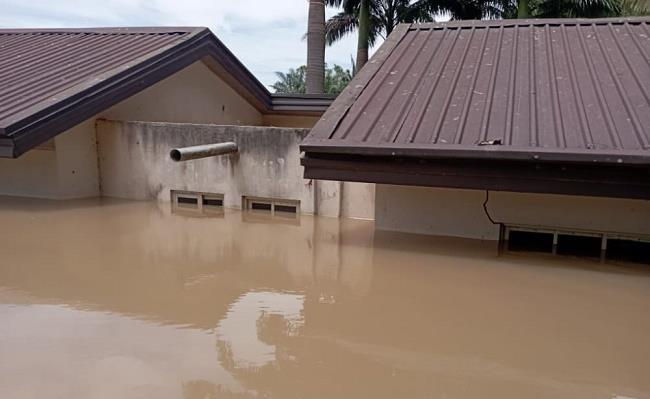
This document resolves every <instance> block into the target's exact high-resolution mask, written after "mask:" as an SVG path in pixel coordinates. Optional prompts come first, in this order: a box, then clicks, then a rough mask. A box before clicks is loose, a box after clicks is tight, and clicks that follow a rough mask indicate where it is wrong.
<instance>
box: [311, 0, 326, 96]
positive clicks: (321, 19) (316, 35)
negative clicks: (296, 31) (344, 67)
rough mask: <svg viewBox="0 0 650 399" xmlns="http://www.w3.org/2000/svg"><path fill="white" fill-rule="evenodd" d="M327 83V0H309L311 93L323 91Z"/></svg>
mask: <svg viewBox="0 0 650 399" xmlns="http://www.w3.org/2000/svg"><path fill="white" fill-rule="evenodd" d="M324 84H325V0H309V18H308V23H307V78H306V91H307V93H309V94H319V93H323V89H324Z"/></svg>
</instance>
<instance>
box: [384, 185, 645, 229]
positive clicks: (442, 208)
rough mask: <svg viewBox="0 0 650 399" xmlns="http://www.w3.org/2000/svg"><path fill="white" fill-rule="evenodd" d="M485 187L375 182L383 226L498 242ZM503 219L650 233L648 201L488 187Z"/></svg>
mask: <svg viewBox="0 0 650 399" xmlns="http://www.w3.org/2000/svg"><path fill="white" fill-rule="evenodd" d="M485 198H486V193H485V191H478V190H457V189H439V188H426V187H406V186H391V185H377V193H376V213H375V218H376V226H377V228H378V229H381V230H391V231H404V232H410V233H420V234H431V235H444V236H456V237H467V238H478V239H485V240H497V239H498V238H499V228H498V226H496V225H494V224H492V223H491V222H490V220H489V219H488V217H487V216H486V214H485V211H484V210H483V202H484V201H485ZM487 207H488V211H489V213H490V216H491V217H492V218H493V219H494V220H495V221H496V222H499V223H504V224H520V225H521V224H524V225H537V226H546V227H553V228H566V229H580V230H596V231H608V232H617V233H628V234H643V235H650V201H643V200H626V199H614V198H596V197H580V196H568V195H553V194H525V193H509V192H493V191H490V199H489V202H488V204H487Z"/></svg>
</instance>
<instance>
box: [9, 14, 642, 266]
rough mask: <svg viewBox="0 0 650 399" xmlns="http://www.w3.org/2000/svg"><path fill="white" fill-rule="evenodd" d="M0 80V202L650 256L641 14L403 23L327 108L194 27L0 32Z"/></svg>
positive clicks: (325, 102)
mask: <svg viewBox="0 0 650 399" xmlns="http://www.w3.org/2000/svg"><path fill="white" fill-rule="evenodd" d="M0 64H1V65H2V68H1V69H0V157H1V158H4V159H0V194H1V195H13V196H27V197H40V198H52V199H68V198H83V197H97V196H104V197H117V198H125V199H157V200H162V201H170V200H171V201H173V202H175V203H183V204H184V205H189V206H196V207H197V208H199V209H202V207H203V205H207V206H210V205H216V206H221V207H231V208H254V209H260V210H270V211H271V212H274V211H275V210H280V211H289V212H293V213H296V214H298V213H307V214H320V215H326V216H336V217H356V218H365V219H375V221H376V227H377V228H378V229H382V230H394V231H402V232H410V233H420V234H433V235H445V236H459V237H468V238H476V239H483V240H494V241H495V242H496V241H500V242H502V243H505V242H506V241H507V242H509V243H510V244H512V243H518V244H523V245H524V246H532V247H536V248H542V249H543V250H548V251H557V252H563V251H565V250H566V249H567V248H575V247H580V248H582V249H584V250H585V251H587V252H589V251H592V252H596V253H598V254H600V253H605V252H606V250H611V251H619V252H621V251H623V252H624V251H627V250H628V249H630V248H631V249H632V250H634V251H637V250H639V248H641V249H642V250H643V251H646V252H647V251H648V250H647V245H648V244H647V242H650V202H649V199H650V18H633V19H593V20H570V19H566V20H527V21H520V20H501V21H464V22H448V23H432V24H413V25H410V24H405V25H401V26H399V28H398V29H396V31H395V32H394V33H393V34H392V35H391V36H390V37H389V38H388V40H386V42H385V43H384V44H383V45H382V47H381V48H380V49H379V50H378V51H377V52H376V54H375V55H374V57H373V58H372V59H371V60H370V62H369V63H368V65H366V67H364V68H363V70H361V71H360V72H359V74H358V75H357V76H356V77H355V78H354V80H353V82H352V83H351V84H350V85H349V86H348V87H347V88H346V90H345V91H344V92H343V93H342V94H341V95H340V96H339V97H338V98H337V99H336V100H334V98H333V97H330V96H325V95H323V96H313V95H278V94H271V93H270V92H269V91H268V90H267V89H266V88H265V87H264V86H263V85H262V84H261V83H260V82H259V81H258V80H257V79H256V78H255V77H254V76H253V75H252V74H251V73H250V72H249V71H248V70H247V69H246V68H245V67H244V66H243V65H242V64H241V63H240V62H239V61H238V60H237V58H236V57H235V56H234V55H233V54H232V53H231V52H230V51H229V50H228V49H227V48H226V47H225V46H224V45H223V44H222V43H221V42H220V41H219V40H218V39H217V38H216V37H215V36H214V35H213V34H212V33H211V32H210V31H209V30H208V29H206V28H110V29H58V30H25V29H19V30H0ZM326 110H327V111H326ZM312 127H313V129H312ZM310 129H311V131H310ZM229 141H232V142H235V143H236V144H237V147H238V149H239V151H238V152H237V153H236V154H232V155H227V156H221V157H214V158H208V159H200V160H194V161H191V162H186V163H175V162H174V161H172V160H171V159H170V157H169V152H170V150H171V149H173V148H177V147H186V146H192V145H199V144H208V143H219V142H229ZM301 152H302V154H301ZM303 168H304V169H303ZM303 172H304V174H303Z"/></svg>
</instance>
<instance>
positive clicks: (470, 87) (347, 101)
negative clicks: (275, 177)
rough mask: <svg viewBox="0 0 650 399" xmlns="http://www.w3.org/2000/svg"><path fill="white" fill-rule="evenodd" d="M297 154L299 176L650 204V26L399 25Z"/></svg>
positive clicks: (599, 22)
mask: <svg viewBox="0 0 650 399" xmlns="http://www.w3.org/2000/svg"><path fill="white" fill-rule="evenodd" d="M301 149H302V150H303V151H305V152H306V157H305V159H304V160H303V164H304V165H305V167H306V172H305V175H306V177H318V178H327V179H336V180H358V181H372V182H378V183H392V184H415V185H426V186H447V187H466V188H481V189H482V188H493V189H504V190H513V191H537V192H561V193H572V194H589V195H607V196H624V197H642V198H650V188H649V187H648V184H650V179H649V177H650V173H648V167H649V166H650V18H633V19H592V20H571V19H565V20H496V21H463V22H450V23H440V24H438V23H432V24H420V25H418V24H413V25H401V26H399V27H398V29H396V31H395V32H394V33H393V34H392V35H391V36H390V37H389V38H388V40H387V41H386V42H385V43H384V45H383V46H382V47H381V48H380V49H379V50H378V51H377V53H376V55H375V56H374V57H373V58H372V59H371V61H370V62H369V64H368V65H367V66H366V67H364V68H363V70H362V71H361V72H360V73H359V74H358V76H357V77H355V79H354V80H353V81H352V82H351V84H350V85H349V86H348V88H347V90H346V91H344V92H343V93H342V94H341V95H340V96H339V98H338V99H337V100H336V101H335V102H334V103H333V104H332V106H331V107H330V109H329V110H328V111H327V112H326V113H325V115H324V116H323V117H322V119H321V120H320V122H319V123H318V124H317V125H316V126H315V127H314V129H313V130H312V132H311V134H310V135H309V136H308V137H307V138H306V139H305V141H304V142H303V143H302V146H301ZM461 161H462V165H464V166H463V168H464V169H463V171H461V170H457V169H453V170H454V171H453V173H452V169H449V167H450V165H451V164H454V165H456V166H458V165H459V162H461ZM400 165H401V166H400ZM406 165H409V166H408V167H407V166H406ZM417 165H420V166H417ZM444 165H446V166H444ZM470 165H474V167H475V169H476V170H473V171H470V170H469V169H467V168H469V166H470ZM524 165H528V166H524ZM530 165H535V166H534V167H532V168H531V166H530ZM553 165H556V166H557V165H563V166H562V167H564V168H565V169H560V170H555V169H553V167H554V166H553ZM567 165H572V166H571V168H569V169H568V170H567V169H566V167H567ZM527 168H531V169H530V170H529V171H528V172H525V173H524V171H525V170H528V169H527ZM540 168H541V169H540ZM490 169H491V170H492V171H493V172H496V171H497V170H498V171H499V172H498V173H497V174H496V175H494V173H492V176H491V177H489V176H487V175H486V174H489V173H488V170H490ZM551 170H553V171H554V172H553V173H551ZM562 170H564V172H562ZM588 170H589V172H588ZM596 170H598V171H600V172H596ZM605 170H606V171H607V173H610V175H608V176H609V177H607V178H605V177H604V175H602V173H604V171H605ZM623 170H625V173H624V174H623V173H621V172H622V171H623ZM476 171H481V173H478V175H477V174H476V173H475V172H476ZM535 171H538V172H535ZM540 171H542V172H540ZM545 171H548V173H550V174H552V175H553V178H551V177H550V176H546V175H545V173H546V172H545ZM573 172H575V173H576V176H574V177H575V178H577V176H578V175H581V174H584V173H587V174H589V176H591V177H590V178H589V179H586V180H589V181H590V184H589V185H585V186H584V187H583V186H581V185H580V184H576V185H574V184H573V183H575V182H573V183H572V182H569V181H568V180H567V179H573V178H574V177H571V176H572V174H573ZM601 172H602V173H601ZM450 173H451V174H457V175H459V176H458V177H457V178H452V177H451V175H450ZM599 173H600V174H599ZM611 173H613V175H612V174H611ZM636 173H639V174H640V175H641V177H642V178H641V177H640V179H639V181H638V182H637V181H636V180H635V182H630V181H629V179H628V178H629V177H630V176H631V175H634V174H636ZM469 174H472V176H474V178H469ZM619 174H620V175H621V176H619ZM515 175H517V177H516V178H515ZM434 176H438V177H434ZM477 176H478V177H477ZM626 176H627V177H626ZM495 178H498V180H494V179H495ZM530 179H541V180H538V181H537V182H532V181H530ZM581 179H582V180H580V179H579V180H580V181H583V180H585V178H581ZM551 180H553V181H554V182H555V183H549V182H550V181H551ZM586 180H585V181H586ZM592 180H593V181H592ZM598 181H600V182H601V183H602V182H605V181H610V182H611V183H612V184H614V183H615V182H617V183H621V182H623V181H626V186H627V185H629V186H630V187H622V186H620V184H619V185H618V186H616V187H614V186H608V187H600V188H598V187H597V183H596V182H598ZM637 183H638V184H637ZM637 186H638V187H637Z"/></svg>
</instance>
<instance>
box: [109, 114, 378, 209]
mask: <svg viewBox="0 0 650 399" xmlns="http://www.w3.org/2000/svg"><path fill="white" fill-rule="evenodd" d="M307 133H308V130H307V129H298V128H271V127H242V126H222V125H196V124H170V123H145V122H122V121H98V123H97V140H98V143H99V144H98V146H99V147H98V148H99V159H100V163H99V170H100V173H101V193H102V195H103V196H107V197H116V198H125V199H157V200H161V201H169V199H170V190H186V191H197V192H209V193H217V194H224V196H225V198H224V204H225V206H227V207H230V208H241V205H242V196H252V197H265V198H277V199H290V200H299V201H300V208H301V212H303V213H307V214H313V213H318V214H320V215H324V216H333V217H338V216H343V217H354V218H364V219H373V217H374V190H373V189H374V186H372V185H359V184H353V183H345V184H341V183H339V182H324V181H313V180H305V179H303V177H302V176H303V167H302V166H301V165H300V152H299V147H298V146H299V144H300V142H301V141H302V139H303V138H304V137H305V136H306V135H307ZM225 141H234V142H236V143H237V145H238V146H239V153H238V154H232V155H225V156H220V157H212V158H206V159H199V160H193V161H188V162H180V163H176V162H173V161H172V160H171V159H170V158H169V151H170V150H171V149H172V148H177V147H187V146H192V145H198V144H208V143H219V142H225ZM341 186H343V191H341Z"/></svg>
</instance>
